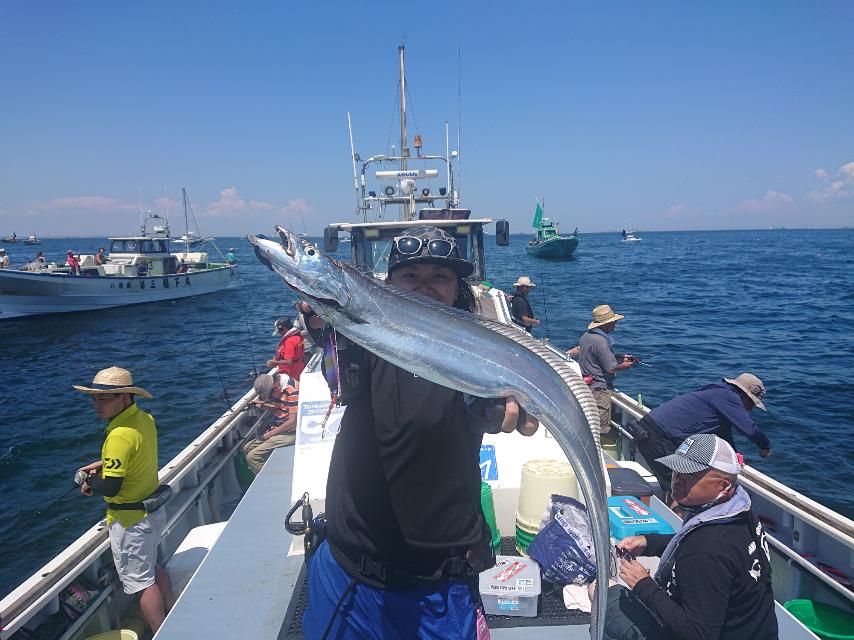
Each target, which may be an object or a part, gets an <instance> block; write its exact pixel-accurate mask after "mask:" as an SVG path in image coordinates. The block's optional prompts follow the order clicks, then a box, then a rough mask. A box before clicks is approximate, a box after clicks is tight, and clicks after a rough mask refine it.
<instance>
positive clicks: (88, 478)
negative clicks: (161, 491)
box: [73, 367, 175, 632]
mask: <svg viewBox="0 0 854 640" xmlns="http://www.w3.org/2000/svg"><path fill="white" fill-rule="evenodd" d="M73 386H74V388H75V389H76V390H77V391H80V392H82V393H85V394H88V395H89V396H90V397H91V398H92V404H93V406H94V408H95V413H96V414H98V417H99V418H101V419H102V420H106V421H107V427H106V433H107V437H106V439H105V440H104V444H103V447H102V449H101V459H100V460H97V461H95V462H93V463H92V464H89V465H86V466H85V467H82V468H81V469H79V470H78V471H77V475H76V476H75V481H77V483H78V484H79V485H80V492H81V493H82V494H83V495H84V496H92V495H94V494H96V493H97V494H99V495H101V496H103V498H104V500H105V501H106V502H107V505H108V508H107V527H108V529H109V535H110V547H111V549H112V552H113V561H114V562H115V565H116V571H117V572H118V574H119V578H120V579H121V582H122V587H123V589H124V592H125V593H127V594H135V593H140V594H141V596H140V610H141V611H142V614H143V617H144V618H145V620H146V622H148V625H149V626H150V627H151V629H152V631H154V632H156V631H157V629H158V628H160V625H161V624H162V623H163V620H164V618H165V617H166V611H168V609H169V607H171V605H172V604H173V603H174V600H175V599H174V596H173V595H172V585H171V584H170V581H169V577H168V575H167V574H166V572H165V571H163V569H161V568H160V567H159V566H157V564H156V561H157V544H158V542H159V541H160V533H161V530H162V528H163V525H164V524H165V522H164V517H165V514H164V512H163V510H159V511H154V512H153V513H146V511H145V510H144V509H139V508H134V507H135V506H137V505H139V506H141V505H140V504H139V503H141V502H142V501H143V500H145V499H146V498H148V497H149V496H151V495H152V494H154V493H155V492H156V491H157V489H158V485H159V480H158V476H157V469H158V465H157V427H156V426H155V424H154V418H152V417H151V416H150V415H149V414H147V413H146V412H145V411H142V410H141V409H140V408H139V407H138V406H137V405H136V402H135V400H134V398H135V396H141V397H143V398H150V397H151V394H150V393H149V392H148V391H146V390H145V389H143V388H142V387H137V386H135V385H134V383H133V377H132V376H131V374H130V372H129V371H127V370H126V369H121V368H119V367H109V368H108V369H102V370H101V371H99V372H98V373H97V374H96V375H95V378H94V380H92V384H91V385H89V386H83V385H73ZM131 505H133V506H131Z"/></svg>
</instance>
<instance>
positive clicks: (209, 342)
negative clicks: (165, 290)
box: [196, 307, 231, 406]
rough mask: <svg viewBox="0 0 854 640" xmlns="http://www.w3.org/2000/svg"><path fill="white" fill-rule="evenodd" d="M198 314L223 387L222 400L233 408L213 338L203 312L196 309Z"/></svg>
mask: <svg viewBox="0 0 854 640" xmlns="http://www.w3.org/2000/svg"><path fill="white" fill-rule="evenodd" d="M196 314H197V315H198V316H199V324H200V325H202V331H203V332H204V334H205V339H206V340H207V341H208V348H209V349H210V351H211V359H212V360H213V363H214V367H215V368H216V374H217V375H218V376H219V383H220V384H221V385H222V395H221V396H220V398H222V400H224V401H225V402H226V403H227V404H228V405H229V406H231V396H229V395H228V389H226V387H225V380H224V379H223V377H222V371H220V370H219V363H218V362H217V360H216V354H215V353H214V349H213V343H212V342H211V337H210V335H209V334H208V330H207V327H205V323H204V320H202V312H201V311H200V310H199V308H198V307H196Z"/></svg>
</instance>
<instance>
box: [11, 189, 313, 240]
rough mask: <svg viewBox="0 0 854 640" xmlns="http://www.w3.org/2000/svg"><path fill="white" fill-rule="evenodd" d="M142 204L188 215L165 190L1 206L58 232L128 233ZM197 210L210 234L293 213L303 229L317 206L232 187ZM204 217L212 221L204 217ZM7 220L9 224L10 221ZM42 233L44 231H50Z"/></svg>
mask: <svg viewBox="0 0 854 640" xmlns="http://www.w3.org/2000/svg"><path fill="white" fill-rule="evenodd" d="M140 209H142V211H147V210H151V211H153V212H156V213H158V214H160V215H164V214H165V213H167V212H168V214H169V218H170V219H171V221H172V222H173V223H175V222H176V221H177V220H178V219H181V217H182V215H183V203H182V202H181V201H180V200H173V199H172V198H169V197H168V196H165V195H164V196H159V197H157V198H155V199H154V200H153V201H148V202H142V203H139V202H136V201H134V202H124V201H122V200H121V199H120V198H116V197H113V196H67V197H61V198H54V199H52V200H48V201H45V202H31V203H27V204H24V205H22V206H21V207H16V208H14V209H12V208H6V209H2V210H0V216H2V217H3V218H5V219H10V220H11V219H14V218H19V219H21V220H24V219H27V220H32V219H36V220H38V221H39V223H40V225H41V227H43V228H44V227H47V228H49V229H51V230H52V231H53V232H59V233H68V232H72V233H74V234H92V235H101V234H103V233H127V232H128V231H130V230H131V229H135V228H136V227H137V226H138V225H139V215H138V212H139V210H140ZM193 211H194V212H195V215H196V218H197V220H198V221H199V226H200V227H201V228H202V229H204V230H205V232H206V233H212V232H215V233H221V232H223V231H225V232H229V233H235V232H241V233H242V232H244V231H245V230H246V229H254V228H255V227H256V226H258V225H263V226H264V227H265V228H266V227H267V226H269V225H271V224H273V223H280V224H284V223H286V222H287V223H289V224H290V226H291V227H293V226H294V225H293V223H292V221H291V217H292V216H294V214H296V215H297V216H299V220H296V222H297V228H298V229H299V230H303V229H304V228H305V220H304V216H307V215H308V214H311V213H312V212H313V211H314V208H313V207H312V206H311V205H310V204H309V203H308V202H307V201H306V200H305V198H304V197H302V196H299V197H296V198H292V199H290V200H288V201H287V203H286V204H284V205H282V204H275V203H271V202H266V201H263V200H255V199H252V198H245V197H244V196H243V195H242V194H241V193H240V192H239V191H238V189H237V187H235V186H228V187H226V188H224V189H222V190H221V191H220V192H219V193H218V194H217V199H216V200H214V201H212V202H207V203H202V204H199V203H195V204H193ZM203 219H207V220H208V222H207V223H205V222H203V221H202V220H203ZM69 221H73V228H72V229H68V228H67V227H68V224H69ZM4 224H5V225H6V226H8V225H9V224H11V222H4ZM37 226H39V225H37ZM172 226H173V227H174V226H175V225H174V224H173V225H172ZM178 226H181V225H178ZM40 235H45V232H44V231H43V232H41V233H40Z"/></svg>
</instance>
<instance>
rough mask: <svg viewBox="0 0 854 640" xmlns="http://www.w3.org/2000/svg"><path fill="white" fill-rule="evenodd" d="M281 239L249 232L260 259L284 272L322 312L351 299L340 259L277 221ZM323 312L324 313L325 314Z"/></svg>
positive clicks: (276, 269) (305, 297) (285, 276)
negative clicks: (323, 252) (321, 250)
mask: <svg viewBox="0 0 854 640" xmlns="http://www.w3.org/2000/svg"><path fill="white" fill-rule="evenodd" d="M276 234H277V235H278V236H279V239H278V241H276V240H271V239H269V238H265V237H264V236H260V235H259V236H248V238H247V239H248V240H249V242H251V243H252V246H253V247H254V249H255V255H256V256H258V259H259V260H260V261H261V262H262V263H263V264H265V265H267V267H268V268H269V269H270V270H271V271H274V272H275V273H278V274H279V276H281V278H282V280H284V281H285V284H287V285H288V286H289V287H290V288H291V289H293V290H294V292H295V293H296V294H297V295H298V296H299V297H300V298H301V299H302V300H305V301H306V302H308V303H309V304H310V305H311V306H312V308H313V309H314V310H315V311H316V312H318V313H319V310H320V309H322V308H341V307H344V306H346V305H347V303H348V302H349V301H350V292H349V291H348V289H347V286H346V282H345V278H344V277H343V273H342V265H341V263H339V262H338V261H337V260H334V259H332V258H330V257H328V256H325V255H323V254H322V253H321V252H320V250H319V249H318V248H317V247H316V246H315V245H314V244H312V243H311V242H309V241H308V240H306V239H304V238H301V237H299V236H298V235H296V234H295V233H293V232H291V231H288V230H287V229H285V228H284V227H281V226H279V225H276ZM321 315H322V314H321Z"/></svg>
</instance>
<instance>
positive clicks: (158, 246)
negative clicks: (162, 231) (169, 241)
mask: <svg viewBox="0 0 854 640" xmlns="http://www.w3.org/2000/svg"><path fill="white" fill-rule="evenodd" d="M140 246H141V247H142V248H141V249H140V251H141V252H142V253H163V252H164V251H165V250H166V249H165V248H164V247H163V240H142V241H141V243H140Z"/></svg>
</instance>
